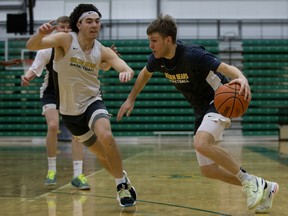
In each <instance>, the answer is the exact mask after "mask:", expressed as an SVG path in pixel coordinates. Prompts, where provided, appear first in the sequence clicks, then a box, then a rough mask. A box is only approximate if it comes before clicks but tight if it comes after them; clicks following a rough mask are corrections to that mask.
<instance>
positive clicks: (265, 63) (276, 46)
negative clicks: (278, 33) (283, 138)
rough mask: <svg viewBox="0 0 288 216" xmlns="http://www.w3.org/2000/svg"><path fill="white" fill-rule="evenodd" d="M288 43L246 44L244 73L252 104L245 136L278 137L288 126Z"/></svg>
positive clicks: (246, 119) (274, 41) (283, 41)
mask: <svg viewBox="0 0 288 216" xmlns="http://www.w3.org/2000/svg"><path fill="white" fill-rule="evenodd" d="M287 44H288V40H256V39H253V40H243V72H244V74H245V75H246V76H247V77H248V80H249V83H250V86H251V91H252V101H251V104H250V106H249V109H248V111H247V113H246V114H245V115H244V116H243V119H242V126H243V129H242V130H243V134H244V135H276V136H278V133H279V125H281V124H284V123H285V122H286V124H287V123H288V121H287V118H288V113H287V111H285V110H287V109H288V101H287V98H288V91H287V89H288V85H287V84H288V76H287V75H288V67H287V66H288V63H287V62H288V49H287Z"/></svg>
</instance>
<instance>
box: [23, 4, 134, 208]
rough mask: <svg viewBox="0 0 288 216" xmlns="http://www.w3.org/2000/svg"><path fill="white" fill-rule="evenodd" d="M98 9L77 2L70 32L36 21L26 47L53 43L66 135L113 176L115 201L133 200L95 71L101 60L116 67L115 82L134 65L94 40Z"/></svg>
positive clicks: (123, 78) (126, 77)
mask: <svg viewBox="0 0 288 216" xmlns="http://www.w3.org/2000/svg"><path fill="white" fill-rule="evenodd" d="M101 16H102V15H101V13H100V12H99V10H98V9H97V8H96V7H95V6H94V5H92V4H79V5H78V6H76V8H75V9H74V10H73V12H72V13H71V15H70V17H69V19H70V27H71V29H72V32H71V33H68V34H67V33H63V32H59V33H56V34H51V35H50V33H51V32H53V31H54V29H55V26H52V22H50V23H45V24H43V25H42V26H40V28H39V30H38V32H37V33H36V34H35V35H33V36H32V37H31V38H30V39H29V40H28V41H27V48H28V49H30V50H39V49H47V48H51V47H54V49H55V57H54V64H53V67H54V70H55V71H56V72H57V74H58V83H59V97H60V113H61V115H62V119H63V122H64V123H65V125H66V127H67V128H68V129H69V130H70V132H71V133H72V135H73V136H74V137H75V138H76V139H77V140H78V141H80V142H81V143H82V144H83V145H85V146H87V147H88V148H89V150H91V152H93V153H94V154H95V155H96V156H97V158H98V159H99V161H100V162H101V164H102V165H103V167H104V168H105V169H106V170H107V171H109V172H110V173H111V175H112V176H113V177H114V178H115V182H116V190H117V199H118V201H119V204H120V206H132V205H135V203H136V191H135V189H134V187H133V186H131V183H130V181H129V179H128V177H127V174H126V172H125V171H124V170H123V166H122V159H121V155H120V151H119V149H118V147H117V145H116V142H115V139H114V137H113V134H112V131H111V125H110V120H109V118H110V116H109V113H108V111H107V109H106V107H105V104H104V102H103V100H102V94H101V91H100V81H99V79H98V72H99V68H100V63H101V62H106V63H107V64H109V65H111V66H112V67H113V68H114V69H115V70H116V71H117V72H119V80H120V82H128V81H130V80H131V79H132V78H133V76H134V71H133V70H132V69H131V68H130V67H129V66H128V65H127V64H126V63H125V62H124V61H123V60H122V59H120V58H119V57H118V55H117V54H116V53H115V52H113V50H111V49H110V48H107V47H104V46H103V45H102V44H101V43H100V42H99V41H97V40H96V38H97V36H98V33H99V32H100V27H101V23H100V18H101Z"/></svg>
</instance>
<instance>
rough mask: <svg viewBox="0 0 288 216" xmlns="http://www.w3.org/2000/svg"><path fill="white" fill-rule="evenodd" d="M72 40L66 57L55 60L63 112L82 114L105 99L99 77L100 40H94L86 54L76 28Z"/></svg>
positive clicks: (61, 110) (66, 113)
mask: <svg viewBox="0 0 288 216" xmlns="http://www.w3.org/2000/svg"><path fill="white" fill-rule="evenodd" d="M69 34H71V35H72V38H73V39H72V43H71V45H70V48H69V50H68V52H67V53H66V55H65V56H64V58H63V59H61V60H59V61H54V64H53V67H54V70H55V71H56V72H57V73H58V84H59V96H60V113H61V114H63V115H72V116H75V115H80V114H82V113H84V112H85V110H86V109H87V107H88V106H89V105H90V104H92V103H93V102H94V101H96V100H102V97H101V92H100V81H99V79H98V73H99V66H100V63H101V51H100V48H101V43H100V42H99V41H97V40H95V43H94V46H93V49H92V51H91V53H90V54H89V55H86V54H85V53H84V52H83V51H82V49H81V47H80V45H79V43H78V40H77V35H76V33H74V32H71V33H69Z"/></svg>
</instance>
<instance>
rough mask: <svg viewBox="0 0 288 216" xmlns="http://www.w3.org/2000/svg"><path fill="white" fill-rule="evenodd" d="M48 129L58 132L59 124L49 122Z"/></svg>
mask: <svg viewBox="0 0 288 216" xmlns="http://www.w3.org/2000/svg"><path fill="white" fill-rule="evenodd" d="M48 130H49V131H51V132H54V133H58V130H59V125H58V123H56V122H52V123H49V124H48Z"/></svg>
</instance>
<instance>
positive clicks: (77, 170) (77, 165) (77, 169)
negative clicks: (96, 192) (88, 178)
mask: <svg viewBox="0 0 288 216" xmlns="http://www.w3.org/2000/svg"><path fill="white" fill-rule="evenodd" d="M82 167H83V161H80V160H78V161H73V169H74V173H73V177H74V178H75V177H77V176H79V175H81V174H82V173H83V169H82Z"/></svg>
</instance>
